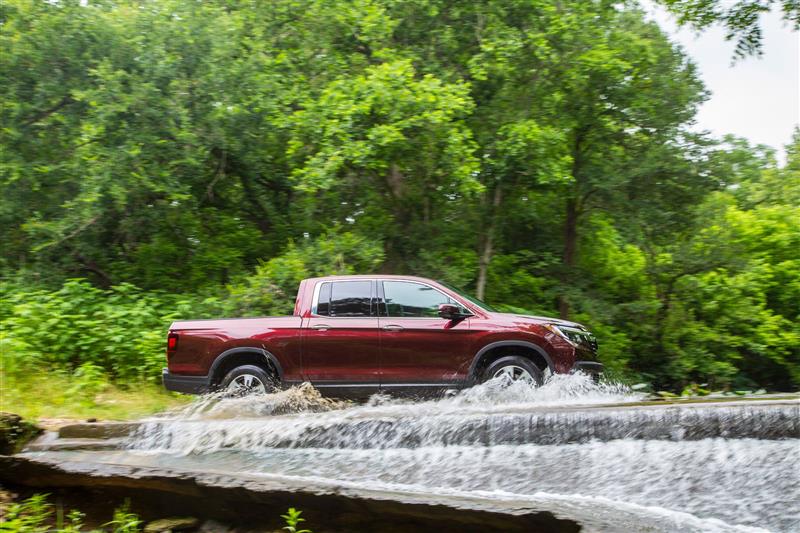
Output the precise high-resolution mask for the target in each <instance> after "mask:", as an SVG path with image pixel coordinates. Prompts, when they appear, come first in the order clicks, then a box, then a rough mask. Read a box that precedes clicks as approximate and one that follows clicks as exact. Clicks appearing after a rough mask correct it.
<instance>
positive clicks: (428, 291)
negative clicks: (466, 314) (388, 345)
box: [383, 281, 461, 318]
mask: <svg viewBox="0 0 800 533" xmlns="http://www.w3.org/2000/svg"><path fill="white" fill-rule="evenodd" d="M383 296H384V301H385V302H386V316H390V317H399V318H402V317H406V318H408V317H410V318H415V317H422V318H437V317H438V316H439V305H441V304H455V305H458V306H459V307H461V305H459V304H458V302H456V301H455V300H453V299H452V298H450V297H449V296H447V295H446V294H444V293H441V292H439V291H437V290H436V289H434V288H433V287H428V286H427V285H423V284H422V283H414V282H411V281H384V282H383Z"/></svg>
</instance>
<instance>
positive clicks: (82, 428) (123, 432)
mask: <svg viewBox="0 0 800 533" xmlns="http://www.w3.org/2000/svg"><path fill="white" fill-rule="evenodd" d="M137 427H139V424H137V423H131V422H96V421H95V422H87V423H82V424H69V425H66V426H62V427H61V428H59V430H58V436H59V437H61V438H62V439H113V438H120V437H127V436H128V435H129V434H130V433H131V432H133V431H134V430H135V429H136V428H137Z"/></svg>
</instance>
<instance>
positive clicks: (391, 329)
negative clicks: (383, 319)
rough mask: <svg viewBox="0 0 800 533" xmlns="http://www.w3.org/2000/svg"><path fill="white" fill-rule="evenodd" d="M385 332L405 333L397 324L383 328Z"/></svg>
mask: <svg viewBox="0 0 800 533" xmlns="http://www.w3.org/2000/svg"><path fill="white" fill-rule="evenodd" d="M381 329H382V330H383V331H403V326H398V325H397V324H387V325H386V326H383V327H382V328H381Z"/></svg>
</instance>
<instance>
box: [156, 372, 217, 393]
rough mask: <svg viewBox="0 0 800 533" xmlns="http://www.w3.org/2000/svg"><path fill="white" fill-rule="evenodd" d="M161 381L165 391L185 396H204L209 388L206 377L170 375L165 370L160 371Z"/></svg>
mask: <svg viewBox="0 0 800 533" xmlns="http://www.w3.org/2000/svg"><path fill="white" fill-rule="evenodd" d="M161 381H162V383H164V388H165V389H167V390H171V391H175V392H183V393H186V394H204V393H206V392H208V391H209V390H210V388H211V387H210V386H209V379H208V376H182V375H179V374H170V372H169V369H167V368H165V369H164V370H162V371H161Z"/></svg>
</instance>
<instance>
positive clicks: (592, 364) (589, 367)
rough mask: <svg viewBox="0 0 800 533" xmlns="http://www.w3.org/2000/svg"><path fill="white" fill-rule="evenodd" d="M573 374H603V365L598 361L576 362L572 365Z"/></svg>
mask: <svg viewBox="0 0 800 533" xmlns="http://www.w3.org/2000/svg"><path fill="white" fill-rule="evenodd" d="M572 371H573V372H586V373H587V374H602V373H603V363H598V362H596V361H575V364H574V365H572Z"/></svg>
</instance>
